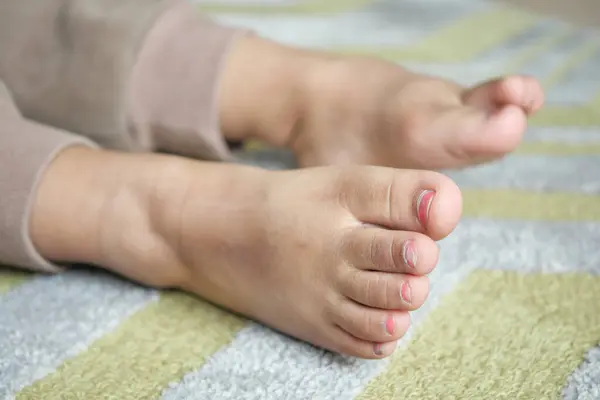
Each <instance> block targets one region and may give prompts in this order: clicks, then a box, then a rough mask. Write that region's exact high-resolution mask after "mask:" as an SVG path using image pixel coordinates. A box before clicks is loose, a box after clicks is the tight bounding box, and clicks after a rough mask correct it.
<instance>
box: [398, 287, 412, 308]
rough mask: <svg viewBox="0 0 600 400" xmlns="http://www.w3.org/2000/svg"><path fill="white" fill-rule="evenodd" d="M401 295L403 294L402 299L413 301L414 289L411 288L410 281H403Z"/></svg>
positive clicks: (409, 302)
mask: <svg viewBox="0 0 600 400" xmlns="http://www.w3.org/2000/svg"><path fill="white" fill-rule="evenodd" d="M400 295H401V296H402V300H404V301H405V302H407V303H408V304H411V303H412V289H411V288H410V283H408V282H402V287H401V288H400Z"/></svg>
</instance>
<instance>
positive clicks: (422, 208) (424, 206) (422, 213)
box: [417, 190, 435, 227]
mask: <svg viewBox="0 0 600 400" xmlns="http://www.w3.org/2000/svg"><path fill="white" fill-rule="evenodd" d="M434 197H435V192H434V191H433V190H424V191H423V193H421V195H419V199H418V200H417V218H418V219H419V222H420V223H421V226H423V227H426V226H427V221H428V219H429V209H430V208H431V203H433V198H434Z"/></svg>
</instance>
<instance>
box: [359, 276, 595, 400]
mask: <svg viewBox="0 0 600 400" xmlns="http://www.w3.org/2000/svg"><path fill="white" fill-rule="evenodd" d="M598 285H600V278H598V277H593V276H590V275H588V274H569V275H552V274H531V275H527V274H520V273H516V272H507V271H482V270H480V271H475V272H473V274H472V275H471V276H470V277H469V278H468V279H467V280H466V281H465V282H463V283H462V284H461V285H460V286H459V287H458V288H457V289H456V290H455V291H454V292H453V293H451V294H450V295H448V296H447V297H446V298H444V299H442V302H441V304H440V305H439V306H438V308H437V309H435V310H433V312H432V313H431V315H430V316H429V318H428V319H427V320H426V321H425V322H424V323H423V325H421V326H420V327H419V329H418V332H417V333H416V335H415V337H414V339H413V341H412V342H411V343H410V344H409V345H408V347H407V348H406V349H405V350H402V351H399V352H397V354H395V355H394V358H393V360H392V362H391V363H390V365H389V366H388V368H387V371H386V372H385V373H383V374H381V375H380V376H378V377H377V378H375V379H374V380H373V381H372V382H371V383H370V385H369V386H368V387H367V389H366V390H365V391H364V393H363V394H362V395H361V396H359V397H358V399H360V400H371V399H372V400H386V399H403V400H408V399H419V400H428V399H431V400H434V399H435V400H438V399H507V400H509V399H510V400H518V399H523V400H531V399H559V398H560V392H561V389H562V387H563V386H564V385H565V382H566V380H567V377H568V376H569V374H570V373H571V372H572V371H573V370H574V369H575V368H576V367H577V366H578V364H579V363H580V361H581V359H582V356H583V354H584V353H585V352H586V351H587V350H588V349H589V348H590V347H591V346H593V345H595V344H597V342H598V338H599V337H600V313H599V312H598V307H597V306H598V304H600V291H599V290H598Z"/></svg>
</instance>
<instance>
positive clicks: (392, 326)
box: [385, 317, 396, 335]
mask: <svg viewBox="0 0 600 400" xmlns="http://www.w3.org/2000/svg"><path fill="white" fill-rule="evenodd" d="M385 330H386V331H387V333H389V334H390V335H393V334H394V332H396V320H395V319H394V317H389V318H388V319H387V321H385Z"/></svg>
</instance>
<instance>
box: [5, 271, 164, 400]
mask: <svg viewBox="0 0 600 400" xmlns="http://www.w3.org/2000/svg"><path fill="white" fill-rule="evenodd" d="M156 299H158V295H157V293H156V292H155V291H153V290H149V289H144V288H141V287H139V286H136V285H134V284H130V283H128V282H125V281H122V280H119V279H118V278H115V277H112V276H109V275H107V274H102V273H96V272H92V271H69V272H65V273H62V274H58V275H54V276H40V277H38V278H35V279H33V280H31V281H29V282H27V283H24V284H23V285H21V286H19V287H17V288H15V289H14V290H12V291H10V292H8V293H6V294H5V295H4V296H2V297H0V316H2V317H1V323H2V325H1V326H0V377H2V379H1V380H0V399H10V398H12V397H13V396H14V395H15V393H16V392H18V391H19V390H21V389H22V388H24V387H25V386H27V385H29V384H31V383H33V382H34V381H36V380H38V379H40V378H43V377H44V376H46V375H47V374H49V373H52V372H53V371H54V370H55V369H56V368H57V367H58V366H59V365H60V364H61V363H62V362H63V361H64V360H65V359H67V358H69V357H72V356H74V355H76V354H78V353H79V352H80V351H82V350H85V349H86V348H87V346H88V345H89V344H90V343H92V342H93V341H94V340H96V339H98V338H99V337H101V336H102V335H103V334H105V333H107V332H110V331H111V330H113V329H114V328H115V327H117V326H118V325H119V323H121V321H123V320H124V319H126V318H127V317H128V316H130V315H131V314H133V313H134V312H135V311H137V310H139V309H140V308H142V307H143V306H144V305H146V304H148V303H149V302H150V301H153V300H156Z"/></svg>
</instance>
